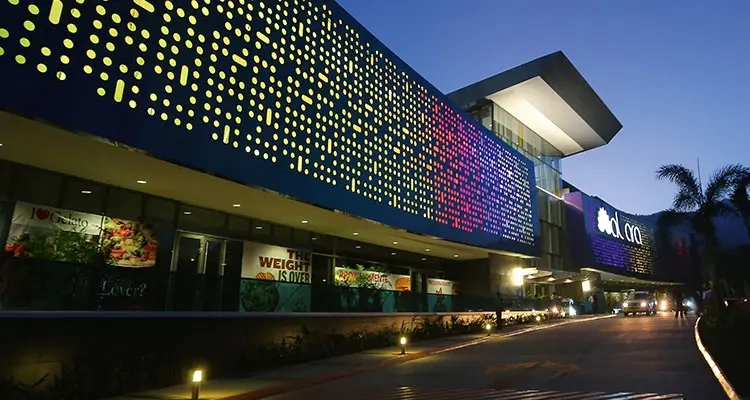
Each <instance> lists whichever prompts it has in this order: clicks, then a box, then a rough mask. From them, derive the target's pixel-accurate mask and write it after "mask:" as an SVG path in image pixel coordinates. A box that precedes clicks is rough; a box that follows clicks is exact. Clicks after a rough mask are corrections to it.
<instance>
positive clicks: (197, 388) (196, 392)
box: [191, 369, 203, 400]
mask: <svg viewBox="0 0 750 400" xmlns="http://www.w3.org/2000/svg"><path fill="white" fill-rule="evenodd" d="M191 381H192V383H193V396H192V397H191V399H192V400H198V399H199V398H200V395H201V383H202V382H203V370H202V369H196V370H193V374H192V377H191Z"/></svg>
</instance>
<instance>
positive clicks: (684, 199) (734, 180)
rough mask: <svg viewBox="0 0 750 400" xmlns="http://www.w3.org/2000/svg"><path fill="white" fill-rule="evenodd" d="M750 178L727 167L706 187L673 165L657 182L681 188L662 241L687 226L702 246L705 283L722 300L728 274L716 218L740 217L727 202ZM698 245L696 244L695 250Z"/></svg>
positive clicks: (661, 226) (666, 216)
mask: <svg viewBox="0 0 750 400" xmlns="http://www.w3.org/2000/svg"><path fill="white" fill-rule="evenodd" d="M748 176H750V169H748V168H747V167H744V166H742V165H739V164H733V165H727V166H725V167H722V168H720V169H718V170H716V171H715V172H714V173H713V174H712V175H711V177H710V179H709V181H708V184H707V185H706V186H705V187H703V185H702V183H701V181H700V178H698V177H697V176H696V174H695V173H693V171H691V170H690V169H688V168H685V167H684V166H682V165H678V164H670V165H663V166H661V167H659V169H658V170H657V171H656V178H657V179H659V180H668V181H670V182H672V183H674V184H676V185H677V193H676V194H675V196H674V200H673V201H672V207H671V208H670V209H669V210H667V211H665V212H663V213H662V214H661V215H660V216H659V221H658V230H659V231H660V236H661V237H662V238H664V237H666V236H667V235H668V232H669V230H670V229H672V228H673V227H675V226H678V225H682V226H687V227H688V228H689V229H690V230H691V231H692V232H694V233H695V234H696V235H697V236H699V238H700V239H701V242H702V251H701V262H700V265H701V272H702V278H703V280H704V282H705V281H711V282H713V283H714V289H715V290H716V291H717V294H718V295H719V296H716V297H717V298H720V297H721V295H723V294H726V292H727V286H726V281H725V280H724V278H725V276H726V274H725V273H723V268H722V266H721V265H719V264H718V263H717V262H716V261H717V260H716V257H717V254H718V250H719V243H718V238H717V237H716V226H715V225H714V218H715V217H718V216H722V215H732V214H736V211H735V209H734V208H733V207H732V205H731V204H730V203H728V202H726V201H725V200H727V199H729V198H730V195H732V194H733V193H734V192H735V189H736V188H737V187H738V185H739V184H740V183H741V182H742V181H743V179H745V178H746V177H748ZM695 245H696V243H693V246H695Z"/></svg>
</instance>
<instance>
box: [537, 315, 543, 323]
mask: <svg viewBox="0 0 750 400" xmlns="http://www.w3.org/2000/svg"><path fill="white" fill-rule="evenodd" d="M536 323H537V324H541V323H542V316H541V315H537V316H536Z"/></svg>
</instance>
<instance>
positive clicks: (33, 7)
mask: <svg viewBox="0 0 750 400" xmlns="http://www.w3.org/2000/svg"><path fill="white" fill-rule="evenodd" d="M11 3H12V2H11ZM29 12H30V13H32V14H34V15H37V14H39V7H37V6H36V5H34V4H30V5H29Z"/></svg>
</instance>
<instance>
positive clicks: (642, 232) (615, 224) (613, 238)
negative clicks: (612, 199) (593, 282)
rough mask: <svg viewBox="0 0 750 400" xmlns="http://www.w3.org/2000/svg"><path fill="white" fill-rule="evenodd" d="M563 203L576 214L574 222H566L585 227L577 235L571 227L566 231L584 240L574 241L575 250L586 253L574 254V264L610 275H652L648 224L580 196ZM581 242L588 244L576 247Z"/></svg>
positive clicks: (652, 243) (651, 235)
mask: <svg viewBox="0 0 750 400" xmlns="http://www.w3.org/2000/svg"><path fill="white" fill-rule="evenodd" d="M565 201H566V202H567V203H568V204H569V205H570V206H573V207H574V208H575V210H576V214H578V215H577V218H570V219H569V223H570V224H581V225H583V226H584V227H585V229H583V230H580V231H577V230H576V229H575V228H574V227H571V229H569V232H571V233H572V234H573V235H576V233H577V232H581V233H582V234H584V235H585V238H581V237H576V238H575V239H576V240H575V243H576V245H577V246H578V247H579V249H580V248H585V249H586V251H585V252H583V251H578V253H579V257H578V258H579V260H577V262H578V263H579V264H580V266H581V267H587V266H588V267H596V268H602V269H605V270H608V271H610V272H614V273H623V272H627V273H632V274H639V275H653V274H654V273H655V266H656V263H657V251H656V242H655V227H654V226H653V224H652V223H650V221H648V220H647V219H645V218H641V217H638V216H634V215H630V214H626V213H623V212H622V211H619V210H617V209H615V208H614V207H612V206H610V205H609V204H607V203H605V202H604V201H602V200H601V199H599V198H597V197H592V196H588V195H586V194H584V193H582V192H575V193H570V194H567V195H566V196H565ZM569 208H570V207H569ZM569 211H570V210H569ZM569 214H570V212H569ZM576 236H580V235H576ZM581 239H583V240H581ZM585 242H588V246H585V245H581V244H580V243H585ZM586 253H588V254H586ZM580 255H583V257H580Z"/></svg>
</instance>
